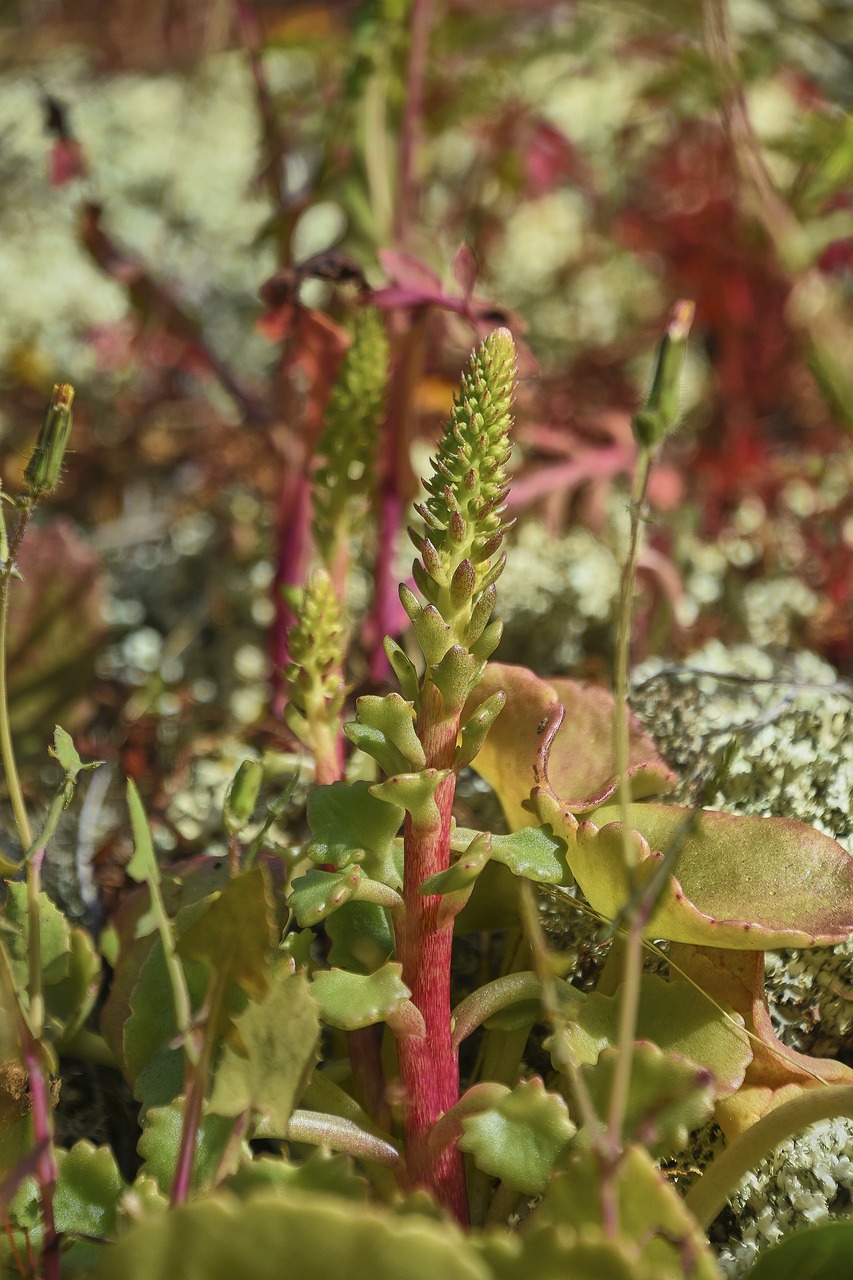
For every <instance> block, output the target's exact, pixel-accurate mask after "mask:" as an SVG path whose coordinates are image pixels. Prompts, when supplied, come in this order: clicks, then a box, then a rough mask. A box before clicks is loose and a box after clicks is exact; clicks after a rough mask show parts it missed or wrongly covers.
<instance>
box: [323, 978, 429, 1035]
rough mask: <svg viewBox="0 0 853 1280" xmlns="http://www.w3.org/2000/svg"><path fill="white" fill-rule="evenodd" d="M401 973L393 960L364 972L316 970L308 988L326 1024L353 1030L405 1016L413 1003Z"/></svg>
mask: <svg viewBox="0 0 853 1280" xmlns="http://www.w3.org/2000/svg"><path fill="white" fill-rule="evenodd" d="M402 972H403V966H402V965H401V964H397V963H395V962H393V961H389V962H388V963H387V964H384V965H383V966H382V968H381V969H377V970H376V971H375V972H374V973H366V974H363V973H348V972H347V970H346V969H320V970H318V972H317V973H315V974H314V981H313V983H312V991H313V993H314V998H315V999H316V1001H317V1007H318V1009H319V1011H320V1017H321V1018H322V1020H323V1022H325V1023H327V1024H328V1025H329V1026H331V1027H340V1028H341V1030H343V1031H356V1030H357V1029H358V1028H359V1027H369V1026H372V1025H373V1023H374V1022H393V1021H395V1020H397V1019H399V1018H400V1017H401V1016H403V1017H405V1016H406V1012H407V1011H408V1010H409V1009H412V1010H413V1009H414V1005H412V1003H411V1001H410V999H409V996H410V995H411V994H412V993H411V991H410V990H409V988H408V987H407V986H406V984H405V983H404V982H403V979H402V976H401V975H402ZM415 1012H416V1011H415Z"/></svg>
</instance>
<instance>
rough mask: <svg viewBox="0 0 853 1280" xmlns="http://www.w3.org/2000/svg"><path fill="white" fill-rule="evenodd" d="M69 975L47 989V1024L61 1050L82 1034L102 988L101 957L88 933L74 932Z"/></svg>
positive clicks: (83, 930) (83, 931)
mask: <svg viewBox="0 0 853 1280" xmlns="http://www.w3.org/2000/svg"><path fill="white" fill-rule="evenodd" d="M69 941H70V944H71V948H70V954H69V957H68V973H67V974H66V976H65V977H64V978H63V979H62V980H61V981H60V982H56V983H54V984H53V985H52V986H49V987H45V992H44V994H45V1006H46V1011H47V1017H48V1021H49V1022H50V1023H51V1024H52V1026H53V1028H54V1030H55V1031H56V1032H57V1034H58V1036H59V1046H58V1047H59V1049H60V1050H61V1049H62V1046H63V1043H64V1042H65V1041H67V1040H70V1039H71V1037H72V1036H73V1035H74V1034H75V1032H77V1031H79V1029H80V1028H81V1027H82V1025H83V1023H84V1022H85V1021H86V1019H87V1017H88V1016H89V1014H90V1013H91V1011H92V1009H93V1007H94V1004H95V1001H96V1000H97V998H98V994H99V992H100V988H101V957H100V956H99V955H98V953H97V951H96V950H95V946H94V943H93V942H92V939H91V937H90V935H89V934H88V933H87V932H86V930H85V929H76V928H75V929H72V930H71V932H70V936H69Z"/></svg>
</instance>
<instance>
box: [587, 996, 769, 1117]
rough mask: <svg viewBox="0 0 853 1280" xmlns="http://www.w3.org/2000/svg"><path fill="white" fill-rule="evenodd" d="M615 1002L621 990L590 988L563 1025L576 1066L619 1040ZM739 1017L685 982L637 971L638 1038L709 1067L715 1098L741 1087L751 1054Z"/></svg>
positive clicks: (596, 1057)
mask: <svg viewBox="0 0 853 1280" xmlns="http://www.w3.org/2000/svg"><path fill="white" fill-rule="evenodd" d="M620 1001H621V989H620V990H619V991H617V992H616V994H615V995H613V996H606V995H601V994H600V992H598V991H593V992H591V993H590V995H589V996H588V997H587V999H586V1000H585V1001H584V1003H583V1004H582V1006H581V1008H580V1009H579V1011H578V1014H577V1018H576V1019H575V1020H574V1021H573V1022H572V1023H570V1024H569V1026H568V1027H567V1028H566V1030H565V1033H564V1034H565V1036H566V1039H567V1043H568V1047H569V1050H570V1052H571V1054H572V1056H573V1058H574V1060H575V1062H577V1063H578V1064H579V1065H580V1064H583V1063H588V1064H590V1065H592V1064H593V1063H595V1062H597V1061H598V1056H599V1054H600V1053H601V1052H602V1050H604V1049H606V1048H612V1047H615V1046H616V1045H617V1044H618V1039H619V1016H620V1013H619V1010H620ZM727 1015H728V1016H727ZM740 1021H741V1020H740V1019H739V1018H738V1017H737V1015H735V1014H733V1013H732V1012H731V1010H728V1009H726V1007H725V1006H722V1008H721V1009H718V1008H717V1005H716V1004H714V1003H713V1002H712V1001H711V1000H709V999H708V997H707V996H705V995H703V994H702V992H701V991H698V990H697V989H696V988H695V987H694V986H692V985H691V984H690V983H688V982H682V981H680V980H678V979H676V980H674V981H672V982H665V981H664V979H663V978H661V977H659V976H658V975H657V974H654V973H644V974H643V975H642V978H641V983H640V999H639V1009H638V1015H637V1031H636V1034H637V1038H638V1039H640V1040H649V1041H651V1042H652V1043H653V1044H656V1045H657V1046H658V1048H659V1049H661V1050H663V1051H665V1052H666V1053H675V1054H679V1055H680V1056H681V1057H682V1058H685V1059H687V1060H688V1061H690V1062H691V1063H695V1064H696V1065H697V1066H699V1067H704V1068H705V1069H707V1070H708V1071H710V1072H711V1073H712V1075H713V1077H714V1085H715V1097H718V1098H720V1097H725V1096H726V1095H727V1094H730V1093H734V1091H735V1090H736V1089H737V1088H738V1087H739V1086H740V1084H741V1083H742V1081H743V1078H744V1073H745V1071H746V1068H747V1066H748V1064H749V1062H750V1060H751V1058H752V1050H751V1048H750V1043H749V1039H748V1037H747V1035H746V1033H745V1031H744V1030H743V1028H742V1026H741V1025H739V1024H740Z"/></svg>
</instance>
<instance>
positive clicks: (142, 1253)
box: [93, 1188, 702, 1280]
mask: <svg viewBox="0 0 853 1280" xmlns="http://www.w3.org/2000/svg"><path fill="white" fill-rule="evenodd" d="M283 1259H286V1265H287V1273H288V1275H293V1276H294V1277H297V1276H298V1277H299V1280H436V1277H437V1276H440V1277H441V1278H442V1280H491V1277H490V1273H489V1269H488V1268H487V1266H486V1264H485V1263H484V1262H483V1261H482V1260H481V1259H480V1258H479V1257H478V1256H477V1253H476V1251H475V1249H474V1248H473V1246H471V1245H470V1244H469V1243H468V1241H467V1240H466V1239H465V1237H464V1236H463V1235H462V1233H461V1232H460V1231H459V1230H458V1229H457V1228H456V1227H454V1226H453V1225H452V1224H451V1223H448V1222H447V1221H444V1220H442V1221H433V1220H432V1219H429V1218H426V1217H424V1216H422V1215H415V1214H407V1215H405V1216H400V1217H397V1216H394V1215H392V1214H390V1213H388V1212H387V1211H383V1210H380V1209H375V1208H373V1207H369V1206H367V1205H359V1204H356V1203H354V1202H353V1201H352V1200H344V1199H338V1198H337V1197H334V1196H329V1195H323V1194H318V1193H313V1192H310V1191H302V1190H299V1189H297V1188H293V1189H292V1190H290V1191H288V1194H287V1197H283V1196H282V1195H281V1194H280V1193H278V1192H277V1191H266V1192H259V1193H257V1194H255V1195H253V1196H251V1197H249V1198H248V1199H246V1200H243V1201H241V1200H238V1199H236V1197H234V1196H232V1195H226V1194H223V1193H221V1192H220V1193H218V1194H217V1195H215V1196H208V1197H205V1198H204V1199H203V1200H197V1201H195V1202H192V1203H190V1204H186V1205H181V1206H180V1207H179V1208H177V1209H173V1210H172V1211H171V1212H170V1213H166V1214H160V1215H158V1216H156V1217H150V1218H146V1219H145V1220H144V1221H142V1222H140V1223H138V1224H137V1225H135V1226H134V1227H131V1228H130V1230H129V1231H128V1232H127V1234H126V1236H125V1237H124V1238H123V1239H122V1240H121V1241H120V1242H119V1243H118V1244H117V1245H114V1246H110V1247H109V1248H108V1249H105V1250H104V1253H103V1258H102V1262H101V1265H100V1267H99V1268H98V1270H97V1271H96V1272H95V1274H94V1278H93V1280H115V1277H116V1276H121V1277H122V1280H161V1278H162V1277H164V1276H180V1277H181V1280H234V1277H235V1276H239V1277H240V1280H281V1275H282V1265H283V1262H282V1260H283ZM698 1280H702V1277H699V1278H698Z"/></svg>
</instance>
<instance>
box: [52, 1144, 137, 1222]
mask: <svg viewBox="0 0 853 1280" xmlns="http://www.w3.org/2000/svg"><path fill="white" fill-rule="evenodd" d="M56 1161H57V1166H58V1170H59V1176H58V1178H57V1182H56V1195H55V1196H54V1201H53V1211H54V1215H55V1217H56V1229H57V1231H61V1232H63V1233H65V1232H71V1233H73V1234H79V1235H87V1236H96V1237H104V1238H107V1239H109V1238H110V1237H113V1236H115V1234H116V1221H117V1214H118V1202H119V1197H120V1196H121V1195H122V1194H123V1192H124V1191H125V1190H126V1183H125V1181H124V1178H123V1177H122V1176H121V1174H120V1173H119V1170H118V1166H117V1164H116V1160H115V1156H114V1155H113V1153H112V1151H111V1150H110V1148H109V1147H95V1146H93V1145H92V1143H91V1142H87V1141H85V1139H84V1140H82V1141H80V1142H75V1144H74V1146H73V1147H72V1148H71V1150H70V1151H62V1150H59V1151H57V1153H56Z"/></svg>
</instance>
